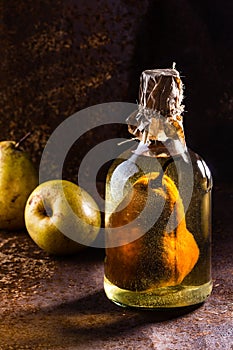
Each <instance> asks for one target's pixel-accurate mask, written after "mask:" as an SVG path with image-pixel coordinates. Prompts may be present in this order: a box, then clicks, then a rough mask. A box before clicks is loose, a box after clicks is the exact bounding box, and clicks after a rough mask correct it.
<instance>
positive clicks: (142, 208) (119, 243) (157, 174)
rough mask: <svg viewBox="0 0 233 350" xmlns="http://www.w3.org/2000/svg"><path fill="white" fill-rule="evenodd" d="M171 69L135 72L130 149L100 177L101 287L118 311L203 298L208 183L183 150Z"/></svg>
mask: <svg viewBox="0 0 233 350" xmlns="http://www.w3.org/2000/svg"><path fill="white" fill-rule="evenodd" d="M182 99H183V85H182V82H181V79H180V76H179V73H178V71H177V70H176V69H156V70H146V71H144V72H142V75H141V78H140V91H139V105H138V110H137V111H136V112H135V113H133V114H132V115H131V116H129V117H128V119H127V123H128V125H129V131H130V132H131V133H133V134H134V136H136V137H137V140H136V141H134V145H133V147H131V148H130V149H129V150H127V151H126V152H124V153H123V154H121V155H120V156H119V158H118V159H116V160H115V161H114V162H113V164H112V165H111V167H110V169H109V171H108V174H107V178H106V210H105V229H106V257H105V263H104V270H105V276H104V289H105V293H106V295H107V297H108V298H109V299H110V300H112V301H113V302H115V303H116V304H118V305H121V306H131V307H139V308H173V307H183V306H188V305H194V304H199V303H202V302H203V301H204V300H205V299H206V298H207V297H208V296H209V295H210V293H211V290H212V280H211V189H212V178H211V174H210V170H209V169H208V167H207V165H206V163H205V162H204V160H203V159H202V158H201V157H200V156H199V155H197V154H196V153H195V152H193V151H192V150H190V149H189V148H187V146H186V143H185V137H184V132H183V123H182V116H181V115H182V112H183V105H182Z"/></svg>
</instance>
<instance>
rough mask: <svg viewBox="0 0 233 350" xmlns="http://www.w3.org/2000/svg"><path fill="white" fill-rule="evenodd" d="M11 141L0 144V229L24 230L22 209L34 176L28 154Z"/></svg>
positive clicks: (36, 176) (34, 184)
mask: <svg viewBox="0 0 233 350" xmlns="http://www.w3.org/2000/svg"><path fill="white" fill-rule="evenodd" d="M18 146H19V143H18V144H17V143H16V142H14V141H2V142H0V229H2V230H3V229H4V230H16V229H21V228H24V227H25V221H24V208H25V204H26V201H27V199H28V196H29V195H30V193H31V192H32V191H33V190H34V188H35V187H36V186H37V185H38V174H37V172H36V170H35V168H34V165H33V163H32V161H31V160H30V158H29V156H28V154H27V153H26V152H25V151H23V150H21V149H20V148H19V147H18Z"/></svg>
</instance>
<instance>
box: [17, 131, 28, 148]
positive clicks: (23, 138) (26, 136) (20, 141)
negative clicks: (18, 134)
mask: <svg viewBox="0 0 233 350" xmlns="http://www.w3.org/2000/svg"><path fill="white" fill-rule="evenodd" d="M30 135H31V132H30V131H29V132H28V133H27V134H26V135H24V137H22V138H21V139H20V140H19V141H18V142H17V143H16V144H15V148H19V146H20V145H21V144H22V143H23V142H24V141H25V140H26V139H27V138H28V137H29V136H30Z"/></svg>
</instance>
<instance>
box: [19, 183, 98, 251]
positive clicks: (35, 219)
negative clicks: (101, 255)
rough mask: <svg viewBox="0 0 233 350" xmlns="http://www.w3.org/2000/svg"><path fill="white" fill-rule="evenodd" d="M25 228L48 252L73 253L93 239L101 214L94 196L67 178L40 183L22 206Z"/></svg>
mask: <svg viewBox="0 0 233 350" xmlns="http://www.w3.org/2000/svg"><path fill="white" fill-rule="evenodd" d="M25 223H26V228H27V231H28V233H29V235H30V236H31V238H32V239H33V240H34V242H35V243H36V244H37V245H38V246H39V247H40V248H42V249H43V250H45V251H46V252H48V253H49V254H55V255H67V254H74V253H76V252H78V251H80V250H82V249H83V248H84V247H86V246H89V245H91V244H92V242H93V241H94V240H95V239H96V237H97V235H98V232H99V230H100V226H101V216H100V210H99V208H98V205H97V204H96V202H95V201H94V199H93V198H92V197H91V196H90V195H89V194H88V193H87V192H86V191H85V190H84V189H82V188H81V187H79V186H78V185H76V184H74V183H73V182H70V181H66V180H50V181H46V182H44V183H41V184H40V185H39V186H38V187H37V188H35V190H34V191H33V192H32V193H31V195H30V196H29V198H28V200H27V204H26V207H25Z"/></svg>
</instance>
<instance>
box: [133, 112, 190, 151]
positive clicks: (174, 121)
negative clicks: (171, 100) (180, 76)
mask: <svg viewBox="0 0 233 350" xmlns="http://www.w3.org/2000/svg"><path fill="white" fill-rule="evenodd" d="M128 122H129V131H130V132H131V133H133V134H134V135H135V136H136V137H137V138H138V139H139V140H140V141H141V142H140V147H139V150H138V151H139V152H141V150H143V153H144V154H145V155H150V156H151V155H154V156H156V157H169V156H175V155H179V154H183V153H185V152H186V151H187V147H186V142H185V135H184V130H183V119H182V117H181V116H180V115H178V114H173V115H169V116H166V117H164V116H163V115H162V114H160V112H157V111H154V110H151V109H148V108H146V109H145V108H139V110H138V112H137V114H136V115H134V116H132V115H131V116H130V118H128ZM142 144H144V145H145V147H142V146H141V145H142Z"/></svg>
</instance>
